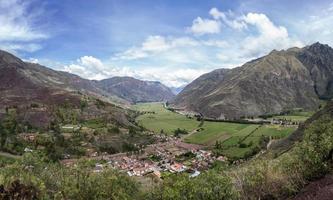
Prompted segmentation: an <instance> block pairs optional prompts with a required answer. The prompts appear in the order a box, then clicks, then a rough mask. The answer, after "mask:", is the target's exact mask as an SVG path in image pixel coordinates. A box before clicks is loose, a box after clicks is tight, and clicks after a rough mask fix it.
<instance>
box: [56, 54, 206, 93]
mask: <svg viewBox="0 0 333 200" xmlns="http://www.w3.org/2000/svg"><path fill="white" fill-rule="evenodd" d="M61 70H63V71H66V72H69V73H73V74H77V75H79V76H81V77H83V78H87V79H91V80H101V79H105V78H109V77H113V76H131V77H135V78H138V79H141V80H149V81H160V82H162V83H163V84H165V85H167V86H171V87H179V86H182V85H184V84H187V83H189V82H191V81H192V80H193V79H195V78H197V77H199V76H200V75H202V74H203V73H207V72H208V71H210V69H207V68H201V69H191V68H177V69H172V70H171V69H170V67H159V68H156V67H145V68H140V69H138V68H136V69H133V68H129V67H113V66H112V64H105V63H103V62H102V61H101V60H99V59H97V58H95V57H93V56H83V57H81V58H79V59H77V60H76V62H74V63H72V64H70V65H66V66H64V67H63V68H62V69H61Z"/></svg>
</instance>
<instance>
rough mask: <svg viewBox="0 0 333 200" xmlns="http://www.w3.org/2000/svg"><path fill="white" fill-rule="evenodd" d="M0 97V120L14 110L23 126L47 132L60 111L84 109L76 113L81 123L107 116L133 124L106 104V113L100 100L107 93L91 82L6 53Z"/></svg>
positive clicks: (0, 67)
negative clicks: (84, 120) (46, 129)
mask: <svg viewBox="0 0 333 200" xmlns="http://www.w3.org/2000/svg"><path fill="white" fill-rule="evenodd" d="M0 93H1V95H0V120H1V119H2V118H3V117H4V116H5V115H8V113H9V112H10V111H11V110H14V111H15V113H16V115H17V119H18V120H19V121H20V122H24V123H27V124H29V125H31V126H33V127H36V128H47V127H48V126H49V125H50V123H51V121H52V120H54V119H55V116H54V113H55V112H57V110H58V108H66V109H67V110H68V111H70V110H73V112H74V110H79V109H81V111H80V112H78V111H75V113H79V114H78V115H79V117H80V118H81V119H90V118H94V117H96V116H100V117H103V116H106V115H108V116H109V119H110V120H111V121H114V122H116V123H118V124H123V125H126V124H130V123H129V120H128V117H127V110H124V109H122V108H118V107H115V106H114V105H112V104H109V103H106V102H105V103H102V104H103V106H104V107H107V109H106V108H103V109H102V108H100V107H101V106H99V104H101V103H100V102H102V101H100V100H99V98H100V97H102V95H103V94H104V93H105V94H106V92H104V91H102V90H101V89H99V88H98V87H95V86H94V85H93V84H91V83H90V81H89V80H85V79H82V78H80V77H78V76H76V75H72V74H69V73H65V72H58V71H54V70H51V69H48V68H46V67H43V66H41V65H37V64H31V63H26V62H23V61H22V60H20V59H19V58H17V57H15V56H13V55H11V54H9V53H7V52H4V51H0ZM106 95H107V94H106ZM106 95H105V96H106Z"/></svg>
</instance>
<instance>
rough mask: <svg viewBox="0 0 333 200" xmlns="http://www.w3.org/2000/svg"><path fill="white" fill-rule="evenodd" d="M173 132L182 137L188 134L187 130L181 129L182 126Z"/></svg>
mask: <svg viewBox="0 0 333 200" xmlns="http://www.w3.org/2000/svg"><path fill="white" fill-rule="evenodd" d="M173 133H174V134H173V135H174V136H175V137H180V136H181V135H187V134H188V132H187V130H185V129H180V128H177V129H176V130H174V131H173Z"/></svg>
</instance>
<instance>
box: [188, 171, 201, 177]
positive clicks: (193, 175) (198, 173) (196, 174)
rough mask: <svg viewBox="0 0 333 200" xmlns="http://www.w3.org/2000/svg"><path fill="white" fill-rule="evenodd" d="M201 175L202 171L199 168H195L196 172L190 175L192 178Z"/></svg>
mask: <svg viewBox="0 0 333 200" xmlns="http://www.w3.org/2000/svg"><path fill="white" fill-rule="evenodd" d="M199 175H200V172H199V171H198V170H195V172H194V173H192V174H191V175H190V178H194V177H197V176H199Z"/></svg>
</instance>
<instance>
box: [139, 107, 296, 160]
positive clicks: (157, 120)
mask: <svg viewBox="0 0 333 200" xmlns="http://www.w3.org/2000/svg"><path fill="white" fill-rule="evenodd" d="M133 109H135V110H139V111H144V112H147V113H146V114H143V115H140V116H139V117H138V118H137V119H136V120H137V122H138V123H139V124H140V125H142V126H143V127H145V128H147V129H149V130H151V131H154V132H156V133H160V132H161V130H163V132H164V133H166V134H169V135H172V134H173V132H174V130H176V129H177V128H180V129H185V130H187V131H188V132H189V134H188V135H185V136H183V139H184V141H185V142H188V143H193V144H201V145H205V146H207V147H208V148H210V147H214V145H215V143H216V141H218V142H220V143H222V149H223V150H222V152H223V153H224V154H225V155H227V156H228V157H234V158H242V157H244V156H245V155H246V154H248V153H249V152H250V151H252V150H253V149H254V148H256V147H257V146H258V145H259V143H260V140H261V139H262V137H263V136H267V137H271V138H274V139H278V138H283V137H286V136H288V135H289V134H290V133H291V132H293V131H294V130H295V129H296V127H284V126H280V125H256V124H240V123H229V122H210V121H205V122H204V123H203V124H201V125H200V122H198V121H197V120H196V119H192V118H188V117H186V116H183V115H180V114H177V113H174V112H171V111H169V110H167V109H165V108H164V107H163V104H162V103H144V104H137V105H135V106H133ZM241 144H242V145H241Z"/></svg>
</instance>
